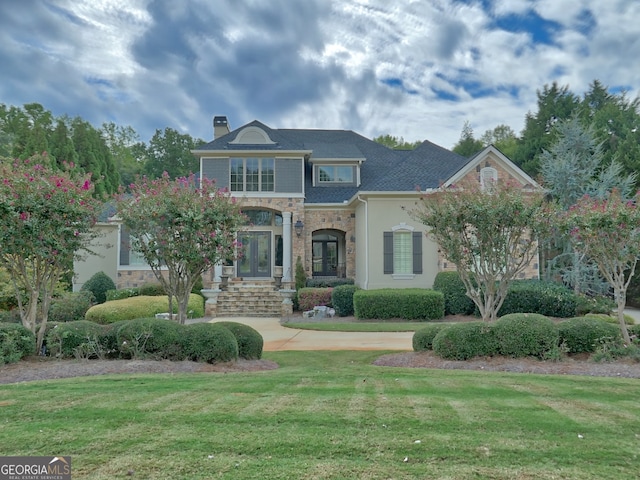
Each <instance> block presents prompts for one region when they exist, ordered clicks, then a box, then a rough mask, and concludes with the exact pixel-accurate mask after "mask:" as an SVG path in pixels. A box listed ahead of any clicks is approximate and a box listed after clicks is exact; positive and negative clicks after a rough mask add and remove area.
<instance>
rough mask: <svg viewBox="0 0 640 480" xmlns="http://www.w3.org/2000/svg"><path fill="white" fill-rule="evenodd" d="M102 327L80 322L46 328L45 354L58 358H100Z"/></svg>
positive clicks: (92, 323) (83, 321)
mask: <svg viewBox="0 0 640 480" xmlns="http://www.w3.org/2000/svg"><path fill="white" fill-rule="evenodd" d="M103 333H104V327H103V326H102V325H98V324H97V323H94V322H88V321H86V320H80V321H75V322H63V323H56V324H53V323H52V324H50V325H48V326H47V332H46V335H45V345H46V347H47V353H48V354H49V355H51V356H52V357H60V358H73V357H77V358H102V355H101V348H100V345H101V344H100V338H101V337H102V335H103Z"/></svg>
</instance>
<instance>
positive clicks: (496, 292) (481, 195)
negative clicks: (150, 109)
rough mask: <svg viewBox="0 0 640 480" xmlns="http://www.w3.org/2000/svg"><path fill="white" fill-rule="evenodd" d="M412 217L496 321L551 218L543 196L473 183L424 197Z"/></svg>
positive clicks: (533, 259)
mask: <svg viewBox="0 0 640 480" xmlns="http://www.w3.org/2000/svg"><path fill="white" fill-rule="evenodd" d="M413 215H414V217H415V218H416V219H418V220H419V221H420V222H422V223H423V224H424V225H426V226H427V227H429V231H428V233H427V235H428V236H429V237H431V238H432V239H433V240H435V241H436V243H437V244H438V247H439V249H440V251H441V252H442V254H443V255H444V256H445V257H446V259H447V260H448V261H449V262H451V263H453V264H454V265H455V266H456V269H457V271H458V274H459V275H460V279H461V280H462V282H463V283H464V286H465V288H466V294H467V296H468V297H469V298H471V300H473V302H474V303H475V304H476V306H477V307H478V310H479V311H480V315H481V316H482V319H483V320H484V321H492V320H495V319H496V317H497V314H498V311H499V310H500V307H501V306H502V303H503V302H504V299H505V297H506V294H507V290H508V289H509V285H510V284H511V282H512V281H513V280H514V279H517V278H518V277H519V275H520V274H522V273H523V272H524V271H525V269H526V268H527V267H528V266H529V265H530V264H531V263H533V262H536V261H537V258H538V239H539V238H542V237H543V236H545V235H546V234H547V232H548V231H549V228H550V217H551V215H550V212H549V210H548V206H547V205H546V203H545V201H544V197H543V195H542V193H541V192H533V191H524V190H523V189H522V186H520V185H515V184H514V185H509V184H496V185H494V186H493V187H492V188H491V189H490V191H482V190H481V188H480V185H479V184H477V183H476V182H465V183H463V184H461V185H458V186H455V187H449V188H447V189H441V191H439V192H436V193H434V194H429V195H426V196H425V197H424V198H423V200H422V203H421V204H420V205H419V206H418V208H416V209H415V210H414V211H413Z"/></svg>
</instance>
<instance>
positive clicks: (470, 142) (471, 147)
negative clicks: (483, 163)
mask: <svg viewBox="0 0 640 480" xmlns="http://www.w3.org/2000/svg"><path fill="white" fill-rule="evenodd" d="M483 148H484V144H483V143H482V141H481V140H476V139H475V138H474V136H473V128H471V124H470V123H469V121H468V120H467V121H466V122H464V126H463V127H462V133H461V134H460V140H458V143H456V144H455V145H454V147H453V148H452V149H451V150H452V151H454V152H455V153H457V154H458V155H462V156H463V157H471V156H472V155H475V154H476V153H478V152H480V151H481V150H482V149H483Z"/></svg>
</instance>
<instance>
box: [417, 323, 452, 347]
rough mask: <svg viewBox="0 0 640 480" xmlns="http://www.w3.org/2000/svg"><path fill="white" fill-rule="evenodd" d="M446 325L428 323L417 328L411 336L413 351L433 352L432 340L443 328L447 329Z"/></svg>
mask: <svg viewBox="0 0 640 480" xmlns="http://www.w3.org/2000/svg"><path fill="white" fill-rule="evenodd" d="M448 325H449V324H447V323H429V324H427V325H425V326H424V327H421V328H419V329H418V330H416V332H415V333H414V334H413V340H412V343H413V351H414V352H423V351H425V350H433V339H434V338H435V337H436V335H437V334H438V333H439V332H440V330H442V329H443V328H445V327H447V326H448Z"/></svg>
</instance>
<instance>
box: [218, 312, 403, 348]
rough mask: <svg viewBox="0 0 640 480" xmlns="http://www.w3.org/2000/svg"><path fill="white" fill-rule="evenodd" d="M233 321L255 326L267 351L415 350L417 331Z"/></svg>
mask: <svg viewBox="0 0 640 480" xmlns="http://www.w3.org/2000/svg"><path fill="white" fill-rule="evenodd" d="M209 321H210V322H212V323H215V322H223V321H231V322H238V323H244V324H245V325H249V326H250V327H253V328H255V329H256V330H257V331H258V332H260V334H261V335H262V338H263V339H264V351H265V352H277V351H283V350H413V346H412V339H413V332H391V333H389V332H380V333H378V332H319V331H314V330H298V329H295V328H286V327H283V326H282V325H280V319H279V318H275V317H274V318H262V317H233V318H219V317H216V318H214V319H213V320H209Z"/></svg>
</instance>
